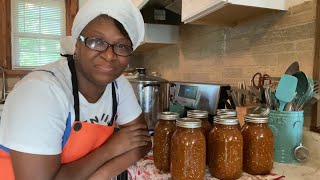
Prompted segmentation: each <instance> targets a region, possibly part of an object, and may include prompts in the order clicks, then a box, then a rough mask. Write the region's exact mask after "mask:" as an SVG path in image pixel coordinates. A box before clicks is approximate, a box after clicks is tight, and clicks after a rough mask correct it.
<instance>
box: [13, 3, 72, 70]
mask: <svg viewBox="0 0 320 180" xmlns="http://www.w3.org/2000/svg"><path fill="white" fill-rule="evenodd" d="M65 17H66V15H65V0H11V18H12V21H11V22H12V25H11V26H12V31H11V32H12V69H32V68H35V67H37V66H41V65H44V64H48V63H50V62H53V61H56V60H58V59H59V58H60V38H61V37H63V36H65V34H66V20H65Z"/></svg>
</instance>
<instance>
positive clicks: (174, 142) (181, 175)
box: [170, 118, 206, 180]
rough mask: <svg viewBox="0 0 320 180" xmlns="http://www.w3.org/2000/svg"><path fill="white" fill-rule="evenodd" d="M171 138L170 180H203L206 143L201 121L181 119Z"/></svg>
mask: <svg viewBox="0 0 320 180" xmlns="http://www.w3.org/2000/svg"><path fill="white" fill-rule="evenodd" d="M176 125H177V129H176V131H175V132H174V133H173V135H172V138H171V155H170V157H171V167H170V173H171V178H172V180H177V179H178V180H191V179H192V180H203V179H204V176H205V169H206V142H205V137H204V135H203V133H202V132H201V120H198V119H193V118H181V119H178V120H177V123H176Z"/></svg>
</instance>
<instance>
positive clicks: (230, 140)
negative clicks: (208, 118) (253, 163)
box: [208, 117, 243, 179]
mask: <svg viewBox="0 0 320 180" xmlns="http://www.w3.org/2000/svg"><path fill="white" fill-rule="evenodd" d="M215 123H216V126H215V129H213V130H212V131H211V132H210V134H209V150H210V151H209V152H208V154H209V170H210V173H211V175H212V176H213V177H216V178H218V179H237V178H239V177H241V174H242V164H243V139H242V135H241V132H240V130H239V128H238V125H239V121H238V120H237V119H236V118H234V117H231V118H229V119H228V118H224V119H223V120H218V121H215Z"/></svg>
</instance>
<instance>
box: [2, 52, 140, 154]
mask: <svg viewBox="0 0 320 180" xmlns="http://www.w3.org/2000/svg"><path fill="white" fill-rule="evenodd" d="M39 69H41V70H42V71H34V72H31V73H29V74H28V75H26V76H25V77H24V78H22V80H20V81H19V82H18V83H17V84H16V85H15V87H14V89H13V90H12V91H11V92H10V94H9V96H8V98H7V100H6V103H5V105H4V109H3V112H2V117H1V122H0V145H3V146H5V147H7V148H9V149H13V150H16V151H20V152H26V153H31V154H44V155H55V154H60V153H61V151H62V139H63V135H64V131H65V129H66V121H67V119H68V118H69V119H71V124H72V123H73V121H74V119H75V112H74V100H73V95H72V84H71V73H70V70H69V68H68V62H67V60H66V58H62V59H61V60H59V61H56V62H54V63H51V64H48V65H46V66H42V67H40V68H39ZM43 70H44V71H43ZM88 88H90V87H88ZM115 88H116V94H117V102H118V109H117V112H118V118H117V121H116V123H115V124H116V125H123V124H126V123H129V122H130V121H132V120H134V119H135V118H137V117H138V116H139V115H140V114H141V112H142V111H141V108H140V106H139V104H138V102H137V99H136V96H135V94H134V92H133V89H132V86H131V85H130V83H129V81H128V80H127V79H126V78H125V77H124V76H123V75H121V76H120V77H119V78H117V79H116V81H115ZM111 92H112V86H111V83H110V84H109V85H108V86H107V87H106V90H105V92H104V93H103V95H102V96H101V97H100V99H99V100H98V101H97V102H96V103H89V102H88V101H87V100H86V99H85V98H84V97H83V96H82V94H81V93H79V101H80V121H87V122H88V123H99V124H102V125H107V123H108V122H109V121H110V120H111V116H112V93H111Z"/></svg>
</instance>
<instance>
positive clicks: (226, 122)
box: [214, 117, 239, 125]
mask: <svg viewBox="0 0 320 180" xmlns="http://www.w3.org/2000/svg"><path fill="white" fill-rule="evenodd" d="M214 122H215V123H217V124H223V125H237V124H239V121H238V118H236V117H227V118H219V119H217V120H216V121H214Z"/></svg>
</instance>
